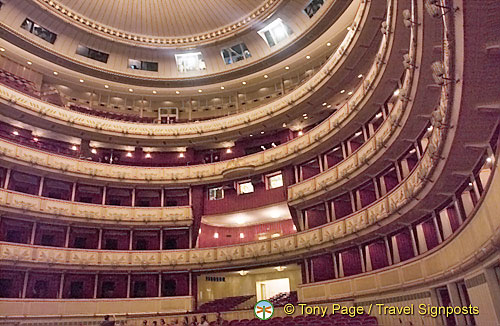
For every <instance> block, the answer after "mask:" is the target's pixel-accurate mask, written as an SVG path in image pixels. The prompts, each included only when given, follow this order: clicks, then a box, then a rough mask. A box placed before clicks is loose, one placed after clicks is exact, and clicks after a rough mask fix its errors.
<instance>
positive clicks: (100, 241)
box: [97, 228, 102, 250]
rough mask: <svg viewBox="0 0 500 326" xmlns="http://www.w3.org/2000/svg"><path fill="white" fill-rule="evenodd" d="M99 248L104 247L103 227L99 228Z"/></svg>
mask: <svg viewBox="0 0 500 326" xmlns="http://www.w3.org/2000/svg"><path fill="white" fill-rule="evenodd" d="M97 249H98V250H101V249H102V228H99V240H98V241H97Z"/></svg>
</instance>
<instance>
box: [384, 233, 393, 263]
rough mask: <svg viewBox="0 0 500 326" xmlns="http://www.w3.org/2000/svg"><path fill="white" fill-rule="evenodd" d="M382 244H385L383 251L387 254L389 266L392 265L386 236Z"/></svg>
mask: <svg viewBox="0 0 500 326" xmlns="http://www.w3.org/2000/svg"><path fill="white" fill-rule="evenodd" d="M384 242H385V251H386V252H387V261H388V262H389V265H392V264H393V262H392V254H391V246H389V238H387V236H385V237H384Z"/></svg>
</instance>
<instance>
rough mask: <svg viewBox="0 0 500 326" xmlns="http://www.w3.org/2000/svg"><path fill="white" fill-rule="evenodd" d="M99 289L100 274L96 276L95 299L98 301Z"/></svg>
mask: <svg viewBox="0 0 500 326" xmlns="http://www.w3.org/2000/svg"><path fill="white" fill-rule="evenodd" d="M98 288H99V274H95V282H94V299H97V289H98Z"/></svg>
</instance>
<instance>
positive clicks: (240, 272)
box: [238, 271, 248, 276]
mask: <svg viewBox="0 0 500 326" xmlns="http://www.w3.org/2000/svg"><path fill="white" fill-rule="evenodd" d="M238 274H240V275H241V276H245V275H247V274H248V271H239V272H238Z"/></svg>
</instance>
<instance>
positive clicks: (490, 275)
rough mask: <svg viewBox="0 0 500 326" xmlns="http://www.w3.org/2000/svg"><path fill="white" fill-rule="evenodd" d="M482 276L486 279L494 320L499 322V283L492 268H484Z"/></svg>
mask: <svg viewBox="0 0 500 326" xmlns="http://www.w3.org/2000/svg"><path fill="white" fill-rule="evenodd" d="M484 276H485V278H486V284H487V285H488V290H489V296H490V298H491V302H492V306H493V309H494V310H495V315H496V320H497V321H498V322H500V283H499V282H498V279H497V276H496V273H495V270H494V269H493V268H486V269H485V270H484ZM472 303H473V304H474V302H472Z"/></svg>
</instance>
